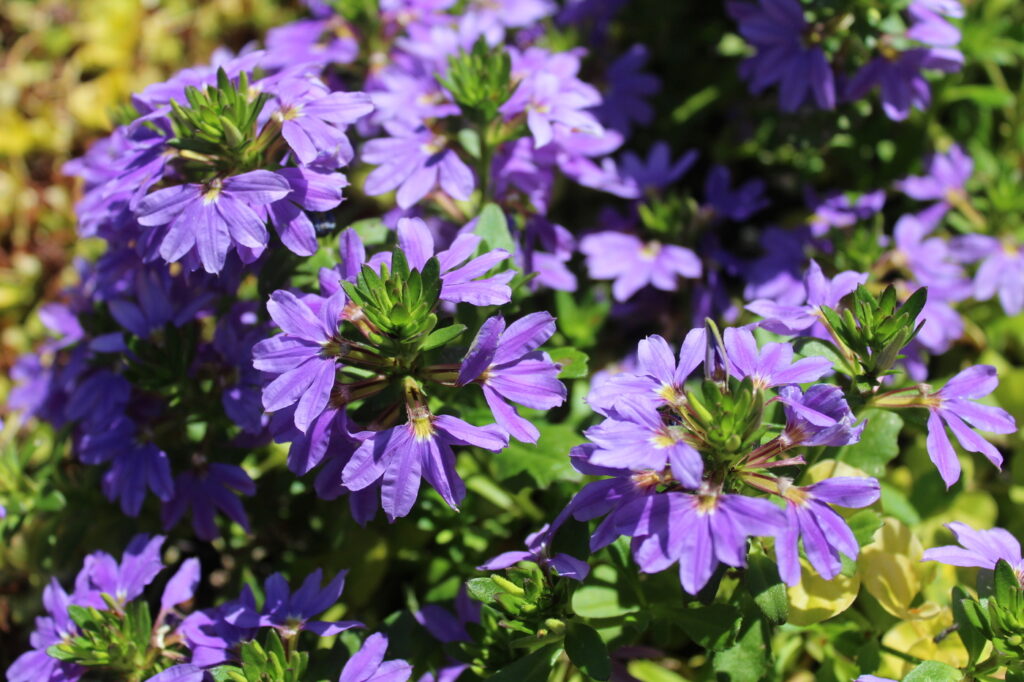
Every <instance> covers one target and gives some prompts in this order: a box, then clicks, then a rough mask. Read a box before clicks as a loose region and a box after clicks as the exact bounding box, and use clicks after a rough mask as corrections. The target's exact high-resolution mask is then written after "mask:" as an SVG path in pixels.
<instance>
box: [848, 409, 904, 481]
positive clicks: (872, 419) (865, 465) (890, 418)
mask: <svg viewBox="0 0 1024 682" xmlns="http://www.w3.org/2000/svg"><path fill="white" fill-rule="evenodd" d="M858 417H859V418H860V419H862V420H864V421H865V422H866V423H865V425H864V432H863V433H862V434H861V437H860V441H858V442H856V443H854V444H852V445H845V446H843V447H842V448H840V449H839V452H838V453H837V454H836V459H838V460H839V461H841V462H846V463H847V464H849V465H850V466H853V467H857V468H858V469H860V470H861V471H863V472H864V473H866V474H867V475H868V476H881V475H883V474H884V473H885V467H886V465H887V464H888V463H889V462H891V461H892V460H893V459H894V458H895V457H896V456H897V455H899V454H900V446H899V436H900V432H901V431H903V419H902V418H901V417H900V416H899V415H898V414H896V413H895V412H893V411H891V410H885V409H881V408H874V407H871V408H867V409H865V410H863V411H862V412H861V413H860V414H859V415H858Z"/></svg>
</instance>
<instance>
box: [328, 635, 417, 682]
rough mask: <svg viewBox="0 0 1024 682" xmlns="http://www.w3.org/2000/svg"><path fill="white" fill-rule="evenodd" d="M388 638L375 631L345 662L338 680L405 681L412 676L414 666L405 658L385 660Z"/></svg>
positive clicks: (358, 681)
mask: <svg viewBox="0 0 1024 682" xmlns="http://www.w3.org/2000/svg"><path fill="white" fill-rule="evenodd" d="M387 648H388V638H387V637H385V636H384V635H382V634H381V633H379V632H375V633H373V634H372V635H370V636H369V637H367V638H366V641H365V642H363V646H362V647H361V648H360V649H359V651H357V652H356V653H354V654H352V657H351V658H349V659H348V661H346V662H345V667H344V668H342V669H341V677H339V678H338V682H405V681H406V680H408V679H410V678H411V677H412V666H411V665H409V664H408V663H406V662H405V661H403V660H400V659H398V660H393V661H385V660H384V652H386V651H387Z"/></svg>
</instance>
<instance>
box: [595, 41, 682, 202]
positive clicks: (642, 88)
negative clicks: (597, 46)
mask: <svg viewBox="0 0 1024 682" xmlns="http://www.w3.org/2000/svg"><path fill="white" fill-rule="evenodd" d="M649 58H650V54H649V52H648V50H647V48H646V47H645V46H644V45H642V44H639V43H638V44H636V45H633V46H632V47H630V48H629V49H628V50H626V51H625V52H624V53H623V54H622V56H621V57H619V58H618V59H616V60H615V61H614V62H612V64H611V66H609V67H608V72H607V77H608V91H607V92H606V93H605V96H604V101H603V102H602V103H601V105H600V106H599V107H598V108H597V109H596V111H597V115H598V118H600V119H601V121H602V122H604V123H605V124H606V125H608V127H610V128H613V129H615V130H617V131H619V132H620V133H622V134H623V135H629V133H630V129H631V128H632V125H633V124H634V123H636V124H638V125H648V124H650V122H651V121H652V120H653V119H654V109H653V108H652V107H651V105H650V104H649V103H648V102H647V98H649V97H651V96H652V95H654V94H656V93H657V92H658V91H659V90H661V80H660V79H659V78H658V77H657V76H653V75H651V74H649V73H644V71H643V69H644V67H645V66H646V65H647V61H648V59H649ZM669 182H671V181H667V182H666V184H668V183H669Z"/></svg>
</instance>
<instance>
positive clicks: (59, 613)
mask: <svg viewBox="0 0 1024 682" xmlns="http://www.w3.org/2000/svg"><path fill="white" fill-rule="evenodd" d="M73 603H75V600H74V597H70V596H68V593H67V592H65V591H64V588H63V587H61V585H60V583H59V582H57V579H56V578H51V579H50V583H49V584H48V585H47V586H46V587H45V588H43V607H44V608H45V609H46V612H47V614H48V615H46V616H37V617H36V628H35V630H34V631H33V632H32V635H31V637H30V638H29V644H30V645H31V647H32V648H31V649H30V650H29V651H26V652H25V653H23V654H22V655H21V656H19V657H18V658H17V659H15V661H14V663H12V664H11V666H10V667H9V668H8V669H7V680H8V682H40V681H41V680H42V681H45V682H75V681H76V680H79V679H81V677H82V676H83V675H85V673H86V672H87V670H88V669H87V668H83V667H82V666H79V665H75V664H74V663H66V662H64V661H59V660H57V659H56V658H53V657H52V656H50V654H48V653H47V651H46V650H47V648H49V647H50V646H52V645H54V644H60V643H61V642H63V641H64V640H66V639H69V638H71V637H74V636H75V635H77V634H78V628H77V627H76V626H75V624H74V622H73V621H72V620H71V617H70V616H69V615H68V606H70V605H71V604H73Z"/></svg>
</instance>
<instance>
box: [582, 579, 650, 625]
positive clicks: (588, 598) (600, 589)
mask: <svg viewBox="0 0 1024 682" xmlns="http://www.w3.org/2000/svg"><path fill="white" fill-rule="evenodd" d="M572 610H573V611H575V612H576V613H577V614H578V615H580V616H583V617H584V618H615V617H616V616H624V615H625V614H627V613H633V612H634V611H638V610H639V607H637V606H626V605H624V604H623V603H622V601H621V597H620V595H619V591H618V590H617V589H615V588H614V587H609V586H607V585H584V586H583V587H581V588H579V589H578V590H576V591H575V592H574V593H573V595H572Z"/></svg>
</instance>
